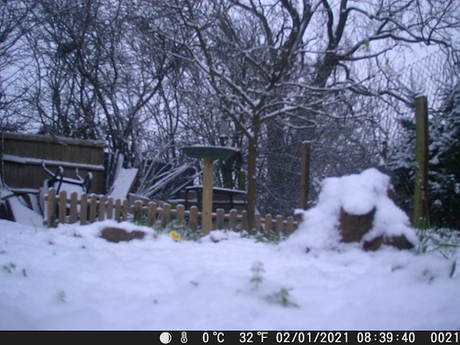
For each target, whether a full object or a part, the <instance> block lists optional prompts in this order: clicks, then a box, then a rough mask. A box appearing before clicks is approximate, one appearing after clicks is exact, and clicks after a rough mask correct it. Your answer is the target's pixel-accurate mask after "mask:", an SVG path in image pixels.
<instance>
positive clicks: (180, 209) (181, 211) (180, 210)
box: [176, 204, 185, 225]
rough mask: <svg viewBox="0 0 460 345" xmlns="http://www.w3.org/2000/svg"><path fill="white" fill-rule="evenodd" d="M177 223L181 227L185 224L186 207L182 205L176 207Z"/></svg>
mask: <svg viewBox="0 0 460 345" xmlns="http://www.w3.org/2000/svg"><path fill="white" fill-rule="evenodd" d="M176 215H177V221H178V223H179V224H180V225H183V224H185V206H184V205H182V204H179V205H177V207H176Z"/></svg>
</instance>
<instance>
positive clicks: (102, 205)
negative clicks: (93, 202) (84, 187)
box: [98, 195, 105, 222]
mask: <svg viewBox="0 0 460 345" xmlns="http://www.w3.org/2000/svg"><path fill="white" fill-rule="evenodd" d="M98 219H99V221H100V222H101V221H103V220H104V219H105V196H104V195H101V196H100V197H99V215H98Z"/></svg>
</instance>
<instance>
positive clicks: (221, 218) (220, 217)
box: [216, 208, 225, 229]
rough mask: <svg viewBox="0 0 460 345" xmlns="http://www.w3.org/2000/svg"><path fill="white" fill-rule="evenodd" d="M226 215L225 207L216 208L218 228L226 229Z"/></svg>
mask: <svg viewBox="0 0 460 345" xmlns="http://www.w3.org/2000/svg"><path fill="white" fill-rule="evenodd" d="M224 215H225V210H224V209H223V208H218V209H217V210H216V229H224V227H225V224H224Z"/></svg>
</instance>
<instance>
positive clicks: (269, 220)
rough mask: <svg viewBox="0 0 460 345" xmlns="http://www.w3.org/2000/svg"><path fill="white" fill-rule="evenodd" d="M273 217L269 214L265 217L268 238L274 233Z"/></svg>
mask: <svg viewBox="0 0 460 345" xmlns="http://www.w3.org/2000/svg"><path fill="white" fill-rule="evenodd" d="M272 219H273V217H272V215H271V214H270V213H267V214H266V215H265V234H266V235H267V236H269V235H270V232H271V231H272Z"/></svg>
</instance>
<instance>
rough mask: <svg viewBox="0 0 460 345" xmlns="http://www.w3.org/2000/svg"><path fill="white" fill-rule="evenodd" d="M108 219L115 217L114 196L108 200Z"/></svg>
mask: <svg viewBox="0 0 460 345" xmlns="http://www.w3.org/2000/svg"><path fill="white" fill-rule="evenodd" d="M107 219H113V198H108V200H107Z"/></svg>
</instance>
